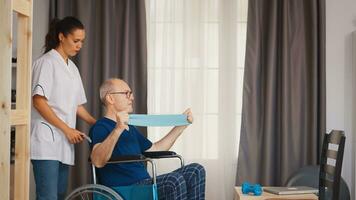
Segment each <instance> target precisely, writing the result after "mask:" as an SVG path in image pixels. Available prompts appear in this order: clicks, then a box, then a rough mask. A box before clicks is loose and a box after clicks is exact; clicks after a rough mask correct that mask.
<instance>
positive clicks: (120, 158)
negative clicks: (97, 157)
mask: <svg viewBox="0 0 356 200" xmlns="http://www.w3.org/2000/svg"><path fill="white" fill-rule="evenodd" d="M145 159H146V157H145V156H144V155H142V154H137V155H124V156H115V157H111V158H110V160H109V161H108V163H123V162H140V161H141V162H142V161H145Z"/></svg>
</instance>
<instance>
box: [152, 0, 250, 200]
mask: <svg viewBox="0 0 356 200" xmlns="http://www.w3.org/2000/svg"><path fill="white" fill-rule="evenodd" d="M146 9H147V26H148V29H147V30H148V31H147V33H148V112H149V113H150V114H174V113H181V112H183V111H184V110H185V109H186V108H191V109H192V111H193V114H194V117H195V119H194V123H193V124H192V125H191V126H190V127H189V128H188V129H187V130H186V131H185V132H184V134H183V135H182V136H181V137H180V138H179V139H178V140H177V142H176V144H175V145H174V146H173V150H174V151H176V152H178V153H179V154H181V155H183V157H184V158H185V160H186V162H187V163H191V162H198V163H201V164H202V165H204V166H205V168H206V171H207V190H206V196H207V199H212V200H213V199H214V200H215V199H233V194H234V183H235V175H236V174H235V173H236V165H237V155H238V145H239V137H240V120H241V104H242V102H241V100H242V83H243V71H244V55H245V40H246V21H247V0H146ZM168 131H169V128H149V129H148V137H149V139H151V140H153V141H156V140H158V139H160V138H161V137H162V136H163V135H165V134H166V133H167V132H168ZM176 163H177V162H175V161H161V162H160V163H159V165H158V169H159V171H160V172H161V173H164V172H167V171H169V170H172V169H173V165H176Z"/></svg>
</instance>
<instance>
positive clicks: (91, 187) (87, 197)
mask: <svg viewBox="0 0 356 200" xmlns="http://www.w3.org/2000/svg"><path fill="white" fill-rule="evenodd" d="M163 158H178V159H179V160H180V165H181V167H183V166H184V160H183V158H182V157H181V156H180V155H178V154H176V153H175V152H173V151H153V152H144V153H143V154H140V155H125V156H119V157H115V158H111V159H110V160H109V161H108V163H130V162H144V163H146V164H147V163H150V164H151V168H152V184H151V185H129V186H119V187H114V188H110V187H107V186H104V185H100V183H99V184H98V183H97V177H96V168H95V166H94V165H93V164H92V163H91V161H90V158H89V163H91V169H92V175H93V184H87V185H84V186H81V187H79V188H77V189H75V190H73V191H72V192H71V193H70V194H69V195H68V196H67V197H66V198H65V199H66V200H77V199H80V200H136V199H147V200H158V192H157V183H156V176H157V175H156V164H155V162H154V159H163Z"/></svg>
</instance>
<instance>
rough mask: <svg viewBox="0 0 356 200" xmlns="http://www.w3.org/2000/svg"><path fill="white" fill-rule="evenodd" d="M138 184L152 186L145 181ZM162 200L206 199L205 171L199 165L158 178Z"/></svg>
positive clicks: (194, 164)
mask: <svg viewBox="0 0 356 200" xmlns="http://www.w3.org/2000/svg"><path fill="white" fill-rule="evenodd" d="M136 184H139V185H141V184H152V179H145V180H142V181H140V182H138V183H136ZM157 188H158V198H159V199H160V200H163V199H164V200H203V199H205V169H204V167H203V166H201V165H200V164H197V163H192V164H189V165H186V166H183V167H181V168H179V169H177V170H174V171H173V172H171V173H167V174H162V175H160V176H157Z"/></svg>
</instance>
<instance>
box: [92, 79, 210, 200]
mask: <svg viewBox="0 0 356 200" xmlns="http://www.w3.org/2000/svg"><path fill="white" fill-rule="evenodd" d="M100 99H101V101H102V102H103V104H104V106H105V108H106V111H105V115H104V117H103V118H102V119H100V120H98V121H97V122H96V123H95V124H94V126H93V127H92V128H91V130H90V137H91V139H92V141H93V143H92V146H91V147H92V153H91V159H92V162H93V163H94V165H95V166H96V167H97V168H98V170H97V173H98V177H99V181H100V183H101V184H103V185H106V186H109V187H117V186H124V185H132V184H150V183H151V177H150V176H149V174H148V173H147V170H146V168H145V166H144V165H143V164H142V163H125V164H108V165H106V163H107V162H108V160H109V159H110V158H111V157H112V156H119V155H132V154H141V153H143V152H145V151H167V150H169V149H170V148H171V147H172V145H173V144H174V142H175V141H176V139H177V138H178V137H179V136H180V135H181V134H182V132H183V131H184V129H186V128H187V126H176V127H174V128H172V130H171V131H170V132H169V133H167V135H166V136H165V137H163V138H162V139H161V140H159V141H157V142H155V143H152V142H151V141H149V140H148V139H146V138H145V137H144V136H142V135H141V133H140V132H139V131H138V129H136V128H135V127H134V126H131V125H128V124H127V123H128V119H129V115H128V113H131V112H132V111H133V108H132V103H133V100H134V96H133V94H132V91H131V89H130V87H129V86H128V85H127V83H126V82H125V81H123V80H121V79H110V80H107V81H105V82H104V83H103V84H102V86H101V87H100ZM184 114H186V115H187V120H188V121H189V122H190V123H192V122H193V115H192V112H191V111H190V109H187V110H186V111H185V112H184ZM157 187H158V197H159V199H172V200H176V199H204V197H205V170H204V168H203V167H202V166H201V165H199V164H196V163H193V164H189V165H186V166H184V167H182V168H179V169H177V170H175V171H173V172H171V173H167V174H163V175H160V176H158V177H157Z"/></svg>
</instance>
